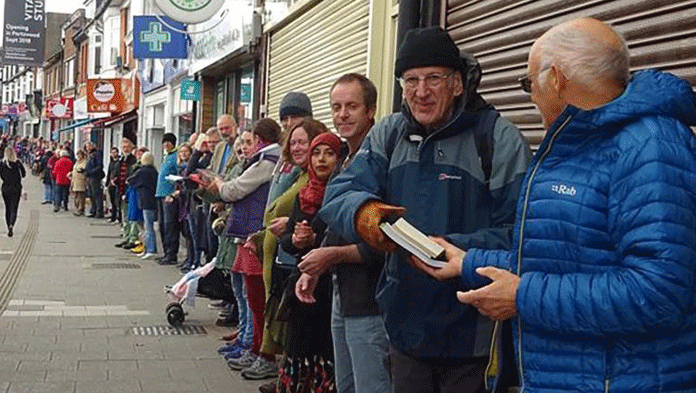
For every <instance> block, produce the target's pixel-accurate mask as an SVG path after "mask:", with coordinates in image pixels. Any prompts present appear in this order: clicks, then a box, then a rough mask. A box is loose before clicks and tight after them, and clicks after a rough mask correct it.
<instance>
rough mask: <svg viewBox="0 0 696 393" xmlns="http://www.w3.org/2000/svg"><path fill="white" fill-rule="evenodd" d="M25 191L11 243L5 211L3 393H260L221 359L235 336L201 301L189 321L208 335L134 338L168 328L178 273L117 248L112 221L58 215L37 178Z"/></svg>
mask: <svg viewBox="0 0 696 393" xmlns="http://www.w3.org/2000/svg"><path fill="white" fill-rule="evenodd" d="M24 187H25V189H26V190H27V191H28V194H29V200H28V201H22V202H21V203H20V210H19V218H18V222H17V225H16V226H15V236H14V237H13V238H8V237H7V232H6V228H5V222H4V206H3V207H2V208H0V217H2V220H0V274H1V275H0V311H4V312H3V314H2V316H0V393H10V392H11V393H17V392H42V393H46V392H59V393H71V392H85V393H87V392H88V393H95V392H119V393H129V392H197V393H198V392H258V386H259V385H261V384H262V383H263V382H258V381H245V380H243V379H242V378H241V377H240V376H239V373H238V372H231V371H229V370H228V368H227V366H226V364H225V362H224V360H223V359H222V358H221V357H220V356H219V355H218V354H217V351H216V349H217V348H218V347H219V346H220V345H221V343H222V342H221V341H220V340H219V337H220V336H222V335H224V334H227V333H229V330H228V329H226V328H219V327H216V326H215V325H214V323H215V319H216V314H215V313H214V312H213V311H210V310H209V309H208V308H207V307H206V306H207V304H208V301H207V300H205V299H197V300H198V301H197V303H196V306H197V308H195V309H191V310H190V314H189V315H188V316H187V318H186V322H185V323H184V326H188V327H196V326H201V327H202V328H203V329H204V330H205V333H203V334H201V331H200V330H199V329H188V330H190V331H191V333H192V334H180V335H161V334H158V335H140V334H138V333H141V334H142V333H145V334H147V333H148V332H149V333H150V334H153V333H157V332H159V333H162V332H166V331H168V328H166V326H167V320H166V317H165V312H164V310H165V306H166V304H167V298H166V296H165V294H164V292H163V286H164V285H166V284H174V283H175V282H176V281H178V280H179V278H180V277H181V274H180V273H179V271H178V269H176V268H175V267H173V266H159V265H157V263H156V262H155V261H153V260H149V261H142V260H140V259H139V258H137V257H136V256H135V255H134V254H132V253H130V252H126V251H123V250H121V249H119V248H115V247H114V246H113V244H115V243H117V242H118V241H119V239H118V235H119V228H118V226H114V225H110V224H108V222H107V221H106V220H97V219H89V218H84V217H75V216H73V213H72V211H69V212H63V211H61V212H60V213H53V206H52V205H41V204H40V203H41V198H42V195H43V191H42V189H41V184H40V182H39V180H38V179H37V178H35V177H33V176H31V175H28V176H27V178H26V179H25V180H24ZM71 203H72V200H71ZM71 208H72V206H71ZM32 225H33V227H32ZM37 229H38V230H37ZM13 286H14V289H13V291H11V292H9V291H8V289H10V288H12V287H13ZM4 294H5V295H4ZM5 297H6V299H5ZM161 326H165V328H164V330H158V328H157V327H161ZM141 327H142V328H145V327H151V328H150V329H134V328H141Z"/></svg>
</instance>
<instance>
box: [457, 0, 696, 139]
mask: <svg viewBox="0 0 696 393" xmlns="http://www.w3.org/2000/svg"><path fill="white" fill-rule="evenodd" d="M580 16H591V17H595V18H597V19H600V20H603V21H605V22H608V23H611V24H612V25H613V26H614V27H615V28H616V29H617V30H618V31H619V32H621V33H622V34H623V35H624V37H625V38H626V41H627V43H628V47H629V51H630V53H631V67H632V70H636V69H643V68H657V69H661V70H666V71H669V72H672V73H674V74H677V75H679V76H682V77H684V78H686V79H688V80H689V81H690V82H691V84H692V85H695V84H696V1H694V0H682V1H678V0H615V1H596V0H595V1H587V0H582V1H580V0H542V1H532V0H525V1H515V2H511V1H508V0H486V1H471V0H448V3H447V14H446V22H445V24H446V27H447V29H448V30H449V32H450V34H451V35H452V38H453V39H454V40H455V42H457V45H459V47H460V48H461V49H463V50H465V51H467V52H469V53H472V54H474V55H475V56H476V57H477V58H478V59H479V61H480V62H481V67H482V68H483V73H484V74H483V78H482V80H481V86H480V88H479V91H480V92H481V93H482V94H483V96H484V97H485V98H486V99H487V100H488V101H489V102H490V103H492V104H493V105H495V106H496V108H498V110H499V111H500V112H501V113H502V115H503V116H505V117H507V118H508V119H510V120H511V121H512V122H514V123H515V124H516V125H517V126H518V127H520V129H521V130H522V131H523V133H524V134H525V136H526V137H527V138H528V139H529V141H530V143H532V144H533V145H537V144H538V143H539V142H540V141H541V138H542V136H543V128H542V126H541V121H540V118H539V115H538V112H537V110H536V108H535V107H534V105H533V104H532V103H531V101H530V100H529V96H528V95H526V94H524V93H523V92H522V91H521V90H520V89H519V87H518V84H517V78H518V77H520V76H523V75H524V74H525V72H526V67H527V55H528V54H529V49H530V47H531V45H532V43H533V42H534V40H535V39H536V38H538V37H539V36H540V35H541V34H543V33H544V32H545V31H546V30H548V29H549V28H551V27H552V26H554V25H556V24H558V23H559V22H561V21H565V20H568V19H573V18H576V17H580Z"/></svg>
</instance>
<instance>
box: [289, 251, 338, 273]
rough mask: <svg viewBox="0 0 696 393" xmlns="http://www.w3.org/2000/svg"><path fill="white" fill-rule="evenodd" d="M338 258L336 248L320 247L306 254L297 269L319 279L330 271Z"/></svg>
mask: <svg viewBox="0 0 696 393" xmlns="http://www.w3.org/2000/svg"><path fill="white" fill-rule="evenodd" d="M337 258H338V256H337V255H336V248H335V247H319V248H315V249H314V250H312V251H310V252H308V253H307V254H305V256H303V257H302V261H300V263H299V264H298V265H297V268H298V269H300V271H301V272H302V273H305V274H309V275H311V276H317V277H318V276H321V275H322V274H324V273H325V272H326V271H327V270H329V268H330V267H331V265H333V264H334V263H335V262H336V260H337Z"/></svg>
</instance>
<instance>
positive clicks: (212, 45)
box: [193, 29, 242, 59]
mask: <svg viewBox="0 0 696 393" xmlns="http://www.w3.org/2000/svg"><path fill="white" fill-rule="evenodd" d="M241 37H242V33H241V31H239V29H232V30H229V31H228V32H227V33H225V34H224V35H223V36H222V37H220V38H218V36H217V35H215V34H214V33H212V34H206V35H205V37H203V38H201V39H200V40H199V41H196V43H195V44H194V46H193V56H194V58H196V59H203V58H206V57H211V55H215V54H216V53H217V52H218V51H222V50H224V49H225V47H227V46H228V45H230V44H232V43H234V42H237V41H239V40H241Z"/></svg>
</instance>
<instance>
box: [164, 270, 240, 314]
mask: <svg viewBox="0 0 696 393" xmlns="http://www.w3.org/2000/svg"><path fill="white" fill-rule="evenodd" d="M164 292H165V293H166V294H167V297H168V299H169V303H168V304H167V307H166V311H165V315H166V316H167V322H169V324H170V325H171V326H180V325H181V324H182V323H183V322H184V320H185V319H186V315H187V314H188V313H187V312H185V311H184V307H191V308H193V307H195V298H196V296H198V297H202V298H206V299H211V300H224V301H226V302H228V303H232V304H235V298H234V291H233V290H232V283H231V282H230V272H229V270H223V269H216V268H215V260H213V261H211V262H209V263H207V264H206V265H204V266H201V267H199V268H198V269H196V270H192V271H190V272H188V273H186V275H185V276H183V277H182V278H181V279H180V280H179V281H178V282H177V283H176V284H174V285H165V287H164Z"/></svg>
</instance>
